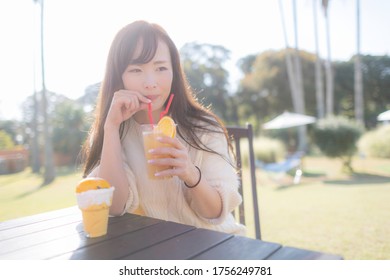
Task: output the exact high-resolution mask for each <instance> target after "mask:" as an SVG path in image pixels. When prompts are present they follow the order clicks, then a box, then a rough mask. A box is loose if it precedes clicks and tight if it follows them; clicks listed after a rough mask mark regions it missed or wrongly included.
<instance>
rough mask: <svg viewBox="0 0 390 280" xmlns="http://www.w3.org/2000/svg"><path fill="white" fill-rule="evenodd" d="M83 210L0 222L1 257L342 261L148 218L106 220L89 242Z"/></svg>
mask: <svg viewBox="0 0 390 280" xmlns="http://www.w3.org/2000/svg"><path fill="white" fill-rule="evenodd" d="M81 219H82V218H81V211H80V210H79V209H78V208H77V207H70V208H65V209H61V210H57V211H52V212H46V213H42V214H38V215H34V216H29V217H24V218H19V219H14V220H10V221H5V222H2V223H0V259H8V260H10V259H27V260H29V259H89V260H93V259H99V260H105V259H109V260H116V259H138V260H151V259H158V260H163V259H168V260H181V259H183V260H184V259H202V260H212V259H214V260H215V259H217V260H222V259H233V260H242V259H252V260H253V259H273V260H278V259H279V260H280V259H299V260H308V259H342V257H341V256H337V255H332V254H327V253H322V252H315V251H310V250H305V249H299V248H293V247H284V246H282V245H280V244H277V243H272V242H266V241H261V240H255V239H251V238H246V237H242V236H236V235H231V234H226V233H221V232H216V231H211V230H206V229H201V228H195V227H192V226H188V225H183V224H178V223H173V222H168V221H162V220H158V219H153V218H149V217H143V216H138V215H133V214H125V215H124V216H121V217H112V218H110V219H109V225H108V232H107V235H105V236H102V237H97V238H87V237H86V236H85V234H84V232H83V226H82V222H81Z"/></svg>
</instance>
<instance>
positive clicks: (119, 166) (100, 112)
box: [84, 21, 245, 234]
mask: <svg viewBox="0 0 390 280" xmlns="http://www.w3.org/2000/svg"><path fill="white" fill-rule="evenodd" d="M171 93H174V95H175V97H174V99H173V102H172V105H171V107H170V109H169V114H170V116H171V117H172V119H173V120H174V121H175V122H176V124H177V137H175V138H170V137H161V139H160V140H159V141H160V142H161V143H165V144H169V145H170V146H171V147H169V148H167V147H165V148H158V149H155V150H153V151H151V152H152V153H153V154H155V155H165V156H164V157H163V158H160V159H157V160H153V161H152V162H149V163H150V164H154V165H156V166H169V168H166V169H165V170H163V171H161V172H159V173H158V174H156V176H161V177H164V178H165V177H171V178H170V179H163V180H150V179H148V176H147V172H146V167H145V161H146V160H145V155H144V150H143V143H142V133H141V130H140V126H141V124H146V123H148V122H149V119H148V114H147V108H148V104H149V103H150V104H151V107H152V110H153V116H154V117H153V119H154V120H158V117H159V115H160V112H161V111H163V109H164V108H165V106H166V103H167V99H168V97H169V95H170V94H171ZM229 147H230V144H229V139H228V137H227V134H226V129H225V128H224V127H223V125H222V123H221V121H220V120H219V119H218V118H217V117H216V116H215V115H214V114H212V113H211V112H210V111H208V110H206V109H204V108H203V107H202V106H201V105H200V104H199V103H198V102H197V101H196V99H195V98H194V97H193V93H192V91H191V90H190V88H189V86H188V84H187V82H186V79H185V76H184V73H183V70H182V68H181V65H180V58H179V53H178V50H177V48H176V46H175V45H174V43H173V41H172V40H171V39H170V37H169V36H168V34H167V33H166V32H165V31H164V30H163V29H162V28H161V27H160V26H158V25H156V24H150V23H147V22H145V21H136V22H133V23H131V24H129V25H127V26H125V27H124V28H123V29H121V30H120V31H119V32H118V34H117V35H116V37H115V38H114V41H113V43H112V45H111V48H110V52H109V55H108V59H107V65H106V73H105V77H104V80H103V82H102V85H101V89H100V93H99V100H98V105H97V108H96V119H95V121H94V123H93V125H92V127H91V131H90V134H89V139H87V141H86V143H85V145H84V154H85V156H86V161H85V167H84V176H89V177H91V176H97V177H101V178H104V179H106V180H107V181H109V182H110V184H111V185H112V186H114V187H115V192H114V196H113V202H112V206H111V208H110V214H111V215H122V214H124V213H125V212H130V213H137V214H142V215H147V216H150V217H155V218H159V219H164V220H169V221H174V222H179V223H184V224H190V225H194V226H197V227H202V228H208V229H214V230H219V231H224V232H228V233H239V234H242V233H243V232H244V229H245V228H244V226H242V225H239V224H236V223H235V221H234V218H233V216H232V214H231V211H232V210H233V209H234V208H235V207H236V206H237V205H239V204H240V203H241V196H240V195H239V193H238V191H237V189H238V180H237V179H238V178H237V174H236V171H235V169H234V168H233V166H232V164H231V160H230V154H229Z"/></svg>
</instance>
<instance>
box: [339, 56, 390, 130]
mask: <svg viewBox="0 0 390 280" xmlns="http://www.w3.org/2000/svg"><path fill="white" fill-rule="evenodd" d="M360 58H361V69H362V72H363V73H362V78H363V86H364V87H363V91H364V92H367V94H366V95H364V102H363V106H364V112H365V114H364V125H365V126H366V127H367V128H372V127H375V126H376V125H377V120H376V117H377V116H378V114H379V113H381V112H383V111H385V110H389V109H390V107H389V106H388V104H390V92H389V90H388V89H389V88H390V71H389V69H390V56H387V55H386V56H372V55H361V56H360ZM355 61H356V60H355V57H352V58H351V59H350V60H349V61H339V62H336V63H335V64H334V67H335V68H334V69H335V97H336V102H335V104H336V106H335V112H336V113H337V114H342V115H345V116H347V117H349V118H354V116H355V112H354V107H355V105H354V65H355V64H354V62H355Z"/></svg>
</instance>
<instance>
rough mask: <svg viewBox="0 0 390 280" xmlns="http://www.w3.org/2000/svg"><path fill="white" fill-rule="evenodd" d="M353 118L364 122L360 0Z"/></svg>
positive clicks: (357, 18) (357, 3) (357, 22)
mask: <svg viewBox="0 0 390 280" xmlns="http://www.w3.org/2000/svg"><path fill="white" fill-rule="evenodd" d="M355 118H356V120H357V121H358V122H359V123H360V124H362V125H363V124H364V104H363V79H362V67H361V59H360V0H356V55H355Z"/></svg>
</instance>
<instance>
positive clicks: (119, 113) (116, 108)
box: [104, 89, 151, 128]
mask: <svg viewBox="0 0 390 280" xmlns="http://www.w3.org/2000/svg"><path fill="white" fill-rule="evenodd" d="M150 102H151V101H150V100H149V99H148V98H146V97H145V96H143V95H142V94H140V93H139V92H136V91H130V90H124V89H121V90H118V91H116V92H115V93H114V96H113V98H112V101H111V105H110V109H109V111H108V114H107V118H106V122H105V124H104V126H105V127H115V128H119V126H120V124H121V123H122V122H124V121H125V120H127V119H129V118H130V117H131V116H133V115H134V114H135V113H137V112H138V111H141V110H146V109H147V108H148V103H150Z"/></svg>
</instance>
